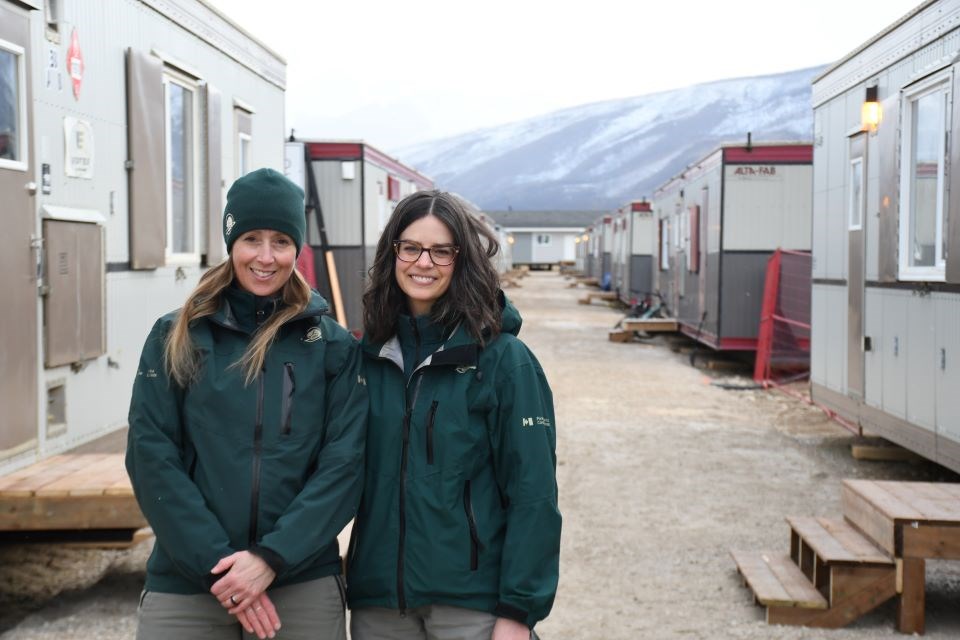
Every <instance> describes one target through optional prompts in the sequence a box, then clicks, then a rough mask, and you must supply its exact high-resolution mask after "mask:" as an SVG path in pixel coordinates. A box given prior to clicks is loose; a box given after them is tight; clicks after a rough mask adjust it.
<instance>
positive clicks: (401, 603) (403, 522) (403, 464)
mask: <svg viewBox="0 0 960 640" xmlns="http://www.w3.org/2000/svg"><path fill="white" fill-rule="evenodd" d="M413 375H415V376H416V377H417V382H416V384H415V385H414V387H413V398H412V399H411V401H410V404H409V405H407V410H406V412H405V413H404V415H403V432H402V435H403V446H402V447H401V450H400V541H399V549H398V553H397V605H398V608H399V609H400V615H406V611H407V597H406V594H405V593H404V590H403V551H404V545H405V543H406V538H407V512H406V508H407V457H408V456H407V452H408V449H409V446H410V416H411V415H412V414H413V408H414V407H416V406H417V396H418V395H419V394H420V381H421V380H423V373H422V372H417V371H415V372H414V374H413Z"/></svg>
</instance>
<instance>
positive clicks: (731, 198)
mask: <svg viewBox="0 0 960 640" xmlns="http://www.w3.org/2000/svg"><path fill="white" fill-rule="evenodd" d="M748 168H750V167H747V166H743V165H730V166H727V167H725V168H724V207H723V248H724V250H725V251H758V250H768V249H769V250H773V249H776V248H777V247H781V248H784V249H798V250H809V249H810V220H811V213H812V206H813V205H812V201H811V194H812V189H811V187H812V184H813V183H812V175H813V169H812V167H811V166H810V165H779V166H777V165H772V166H771V167H769V170H771V171H774V172H775V173H774V174H773V175H759V176H758V175H742V174H738V171H743V170H745V169H748Z"/></svg>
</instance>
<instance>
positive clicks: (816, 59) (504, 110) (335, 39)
mask: <svg viewBox="0 0 960 640" xmlns="http://www.w3.org/2000/svg"><path fill="white" fill-rule="evenodd" d="M211 2H212V3H213V4H214V5H215V6H217V7H219V8H220V9H221V10H222V11H223V12H224V13H226V14H227V15H228V16H229V17H230V18H231V19H233V20H234V21H235V22H237V23H238V24H239V25H240V26H242V27H244V28H245V29H246V30H247V31H249V32H250V33H251V34H253V35H254V36H255V37H257V38H258V39H259V40H261V41H263V42H264V43H265V44H266V45H267V46H269V47H270V48H271V49H273V50H274V51H276V52H277V53H279V54H280V55H281V56H283V57H284V58H285V59H286V61H287V96H286V102H287V115H286V121H287V122H286V124H287V129H288V130H289V129H290V128H291V127H292V128H295V129H296V131H297V135H298V137H308V138H336V139H348V138H349V139H363V140H365V141H367V142H369V143H371V144H373V145H374V146H376V147H379V148H381V149H383V150H384V151H387V152H395V151H396V150H397V149H398V148H399V147H402V146H403V145H407V144H411V143H416V142H423V141H426V140H430V139H434V138H440V137H444V136H448V135H452V134H457V133H463V132H466V131H470V130H473V129H477V128H481V127H487V126H491V125H496V124H502V123H505V122H511V121H515V120H520V119H523V118H527V117H530V116H535V115H540V114H543V113H547V112H550V111H554V110H557V109H562V108H564V107H572V106H577V105H581V104H586V103H590V102H598V101H601V100H609V99H612V98H623V97H629V96H637V95H643V94H646V93H652V92H656V91H662V90H666V89H674V88H678V87H684V86H688V85H691V84H697V83H700V82H708V81H711V80H721V79H725V78H735V77H741V76H753V75H762V74H768V73H779V72H782V71H790V70H794V69H800V68H804V67H811V66H815V65H820V64H828V63H831V62H834V61H836V60H838V59H839V58H841V57H843V56H844V55H846V54H847V53H849V52H850V51H852V50H853V49H855V48H856V47H858V46H859V45H860V44H862V43H863V42H864V41H866V40H867V39H869V38H871V37H872V36H873V35H874V34H876V33H878V32H879V31H881V30H883V29H885V28H886V27H887V26H889V25H890V24H892V23H893V22H895V21H896V20H898V19H900V18H901V17H902V16H903V15H905V14H906V13H908V12H909V11H911V10H912V9H913V8H915V7H916V6H919V4H920V2H918V1H917V0H870V1H869V2H868V1H864V0H856V1H851V0H803V1H800V2H798V1H796V0H793V1H790V0H767V1H765V2H763V1H759V2H758V1H757V0H725V1H724V2H712V1H708V0H701V1H691V0H667V1H666V2H660V1H657V2H653V1H651V0H586V1H582V0H581V1H577V2H569V1H565V0H482V1H479V2H478V1H476V0H474V1H472V2H466V1H463V0H271V1H270V2H264V1H263V0H211Z"/></svg>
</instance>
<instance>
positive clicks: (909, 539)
mask: <svg viewBox="0 0 960 640" xmlns="http://www.w3.org/2000/svg"><path fill="white" fill-rule="evenodd" d="M901 534H902V537H903V551H902V553H903V557H904V558H941V559H948V560H960V525H957V526H949V525H946V526H938V525H923V524H921V525H919V526H917V527H913V526H909V525H903V530H902V531H901Z"/></svg>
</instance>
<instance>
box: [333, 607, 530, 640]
mask: <svg viewBox="0 0 960 640" xmlns="http://www.w3.org/2000/svg"><path fill="white" fill-rule="evenodd" d="M496 622H497V618H496V616H494V615H493V614H491V613H486V612H484V611H474V610H473V609H464V608H463V607H450V606H447V605H440V604H435V605H428V606H426V607H418V608H416V609H408V610H407V613H406V615H404V616H401V615H400V612H399V611H398V610H397V609H383V608H380V607H365V608H363V609H352V610H351V611H350V638H351V640H490V635H491V634H492V633H493V625H494V624H496ZM530 637H531V639H534V640H535V639H536V637H537V636H536V634H535V633H533V632H531V633H530Z"/></svg>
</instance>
